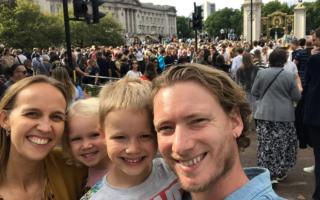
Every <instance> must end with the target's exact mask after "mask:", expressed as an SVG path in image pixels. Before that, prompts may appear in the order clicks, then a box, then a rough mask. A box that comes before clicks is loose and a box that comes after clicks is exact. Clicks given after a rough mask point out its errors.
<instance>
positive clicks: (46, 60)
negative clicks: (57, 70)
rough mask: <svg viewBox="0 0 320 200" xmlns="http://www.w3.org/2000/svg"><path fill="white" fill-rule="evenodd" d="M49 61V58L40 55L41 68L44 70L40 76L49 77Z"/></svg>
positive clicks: (50, 66)
mask: <svg viewBox="0 0 320 200" xmlns="http://www.w3.org/2000/svg"><path fill="white" fill-rule="evenodd" d="M49 61H50V57H49V56H48V55H47V54H45V55H42V65H43V68H45V71H44V72H43V73H42V74H43V75H46V76H50V74H51V70H52V64H51V63H50V62H49Z"/></svg>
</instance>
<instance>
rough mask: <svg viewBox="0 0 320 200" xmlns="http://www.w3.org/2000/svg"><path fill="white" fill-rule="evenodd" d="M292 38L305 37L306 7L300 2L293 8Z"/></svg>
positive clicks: (300, 0)
mask: <svg viewBox="0 0 320 200" xmlns="http://www.w3.org/2000/svg"><path fill="white" fill-rule="evenodd" d="M293 27H294V31H293V32H294V36H295V37H297V38H304V37H305V36H306V7H304V5H303V4H302V0H299V3H298V4H297V6H296V7H295V8H294V26H293Z"/></svg>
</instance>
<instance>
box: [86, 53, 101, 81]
mask: <svg viewBox="0 0 320 200" xmlns="http://www.w3.org/2000/svg"><path fill="white" fill-rule="evenodd" d="M94 55H96V54H94ZM85 72H86V73H87V74H88V76H85V77H83V78H82V83H84V84H91V85H97V84H98V81H99V73H100V72H99V67H98V66H97V62H96V60H94V59H92V58H90V59H88V61H87V66H86V69H85ZM89 76H90V77H89Z"/></svg>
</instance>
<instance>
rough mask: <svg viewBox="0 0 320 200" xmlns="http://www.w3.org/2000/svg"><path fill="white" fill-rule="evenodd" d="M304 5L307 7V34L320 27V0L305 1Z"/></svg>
mask: <svg viewBox="0 0 320 200" xmlns="http://www.w3.org/2000/svg"><path fill="white" fill-rule="evenodd" d="M304 6H305V7H306V9H307V25H306V26H307V27H306V34H310V31H311V30H315V29H316V28H318V27H320V12H319V10H320V0H317V1H316V2H310V3H309V2H308V3H307V2H305V3H304Z"/></svg>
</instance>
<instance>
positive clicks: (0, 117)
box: [0, 110, 10, 130]
mask: <svg viewBox="0 0 320 200" xmlns="http://www.w3.org/2000/svg"><path fill="white" fill-rule="evenodd" d="M0 126H1V127H2V128H3V129H6V130H9V129H10V124H9V113H8V111H5V110H3V111H1V112H0Z"/></svg>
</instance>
